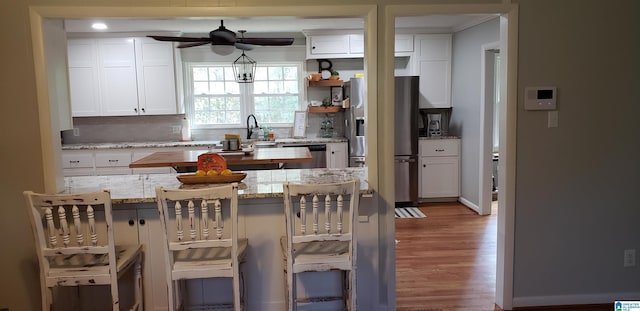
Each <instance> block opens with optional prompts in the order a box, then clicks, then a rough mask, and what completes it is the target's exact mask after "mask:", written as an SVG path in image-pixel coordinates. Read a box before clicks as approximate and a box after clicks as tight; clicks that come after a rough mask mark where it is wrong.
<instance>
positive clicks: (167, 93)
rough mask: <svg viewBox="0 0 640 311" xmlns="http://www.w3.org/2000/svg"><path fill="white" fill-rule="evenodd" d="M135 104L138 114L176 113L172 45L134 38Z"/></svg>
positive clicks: (149, 39)
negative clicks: (135, 66)
mask: <svg viewBox="0 0 640 311" xmlns="http://www.w3.org/2000/svg"><path fill="white" fill-rule="evenodd" d="M135 43H136V64H137V71H136V73H137V77H138V105H139V107H140V108H139V109H140V114H141V115H142V114H147V115H158V114H176V113H178V108H177V101H176V81H175V67H174V55H173V52H174V47H173V44H171V43H167V42H160V41H156V40H153V39H151V38H136V40H135Z"/></svg>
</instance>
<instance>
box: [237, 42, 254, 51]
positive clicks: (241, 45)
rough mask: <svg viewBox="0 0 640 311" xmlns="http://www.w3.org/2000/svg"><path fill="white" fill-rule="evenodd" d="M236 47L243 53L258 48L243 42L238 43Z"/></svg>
mask: <svg viewBox="0 0 640 311" xmlns="http://www.w3.org/2000/svg"><path fill="white" fill-rule="evenodd" d="M234 45H235V46H236V48H237V49H238V50H243V51H251V50H253V49H254V48H255V47H256V46H255V45H253V44H246V43H243V42H236V43H235V44H234Z"/></svg>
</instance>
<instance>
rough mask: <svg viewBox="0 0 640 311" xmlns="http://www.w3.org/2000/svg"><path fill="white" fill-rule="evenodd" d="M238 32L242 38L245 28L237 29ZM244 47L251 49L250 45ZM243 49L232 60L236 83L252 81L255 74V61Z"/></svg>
mask: <svg viewBox="0 0 640 311" xmlns="http://www.w3.org/2000/svg"><path fill="white" fill-rule="evenodd" d="M238 32H239V33H240V34H241V36H242V37H243V38H244V33H245V30H239V31H238ZM246 48H247V49H251V47H250V46H247V47H246ZM244 51H245V49H242V54H241V55H240V57H238V58H236V60H235V61H234V62H233V74H234V75H235V77H236V81H237V82H238V83H253V80H254V79H255V75H256V65H257V63H256V61H255V60H253V58H251V57H249V56H247V55H246V54H245V53H244Z"/></svg>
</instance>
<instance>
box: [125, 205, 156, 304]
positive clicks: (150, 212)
mask: <svg viewBox="0 0 640 311" xmlns="http://www.w3.org/2000/svg"><path fill="white" fill-rule="evenodd" d="M120 207H122V208H120ZM113 223H114V230H113V232H114V239H115V241H116V243H119V244H134V245H135V244H140V245H142V250H143V251H144V262H143V264H142V280H143V290H144V304H145V310H153V311H161V310H162V311H165V310H168V307H167V305H168V304H167V292H166V289H167V288H166V284H165V271H164V267H165V264H164V254H163V245H162V239H159V238H158V237H159V236H161V235H162V234H163V233H162V230H161V227H160V218H159V215H158V209H157V207H156V205H155V204H148V203H147V204H144V205H143V206H140V205H138V206H132V205H129V204H123V205H115V206H114V210H113Z"/></svg>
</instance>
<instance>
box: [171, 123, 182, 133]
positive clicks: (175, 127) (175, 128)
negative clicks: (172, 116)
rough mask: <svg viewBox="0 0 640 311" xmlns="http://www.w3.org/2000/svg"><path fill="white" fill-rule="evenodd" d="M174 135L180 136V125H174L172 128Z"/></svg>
mask: <svg viewBox="0 0 640 311" xmlns="http://www.w3.org/2000/svg"><path fill="white" fill-rule="evenodd" d="M171 129H172V130H173V134H180V125H174V126H172V127H171Z"/></svg>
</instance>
